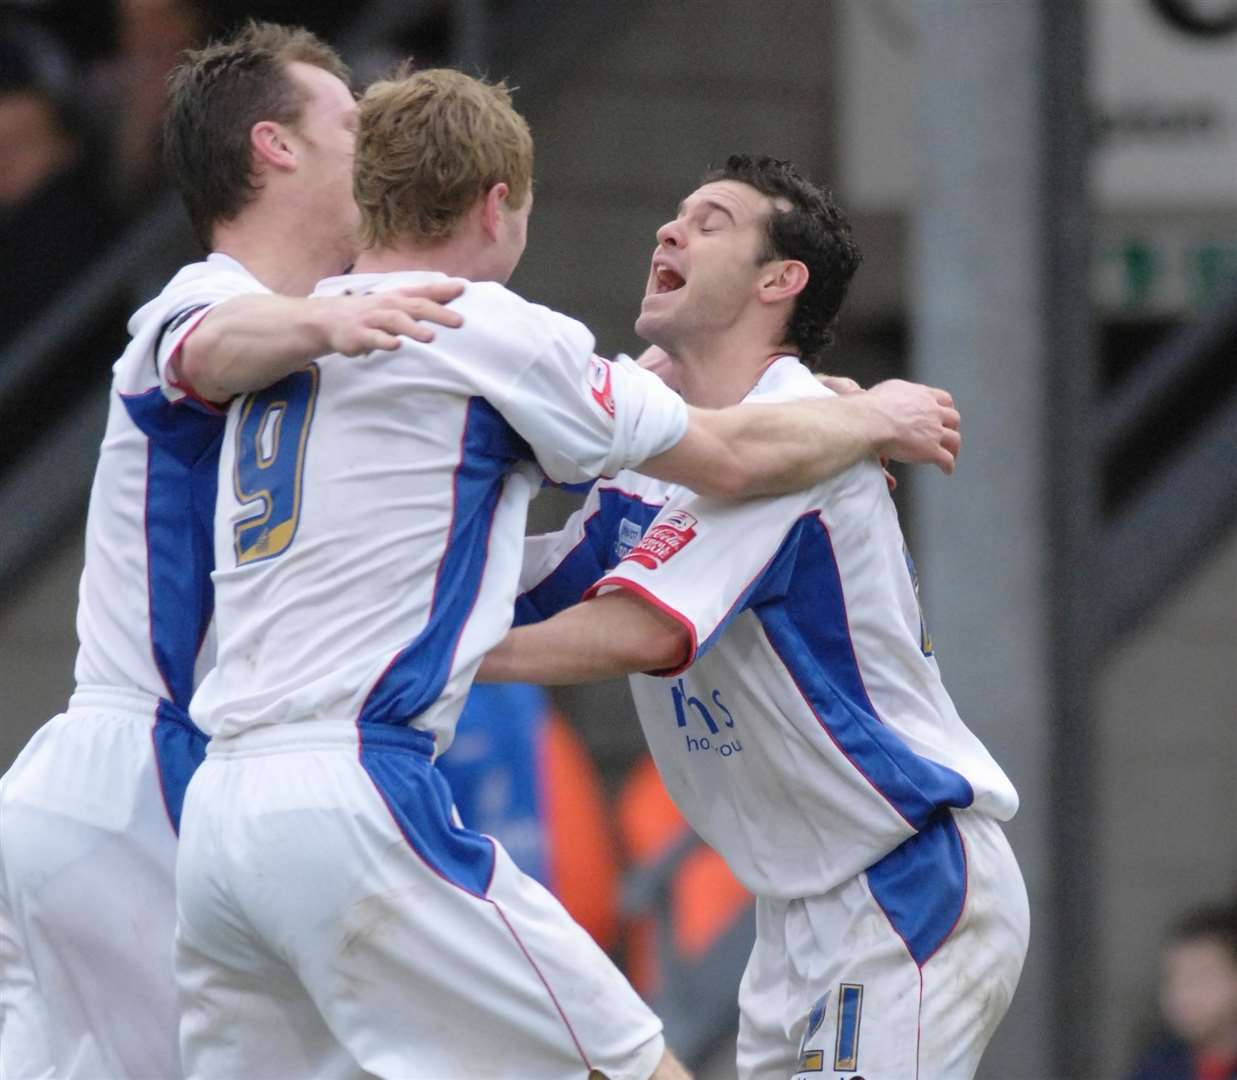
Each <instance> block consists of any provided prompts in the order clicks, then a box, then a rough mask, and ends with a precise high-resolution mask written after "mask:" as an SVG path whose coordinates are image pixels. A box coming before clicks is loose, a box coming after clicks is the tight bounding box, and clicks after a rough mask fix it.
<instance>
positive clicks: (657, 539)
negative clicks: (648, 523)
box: [623, 510, 698, 570]
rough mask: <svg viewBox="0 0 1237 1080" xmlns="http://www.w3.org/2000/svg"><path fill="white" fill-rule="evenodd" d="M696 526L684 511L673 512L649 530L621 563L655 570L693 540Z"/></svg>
mask: <svg viewBox="0 0 1237 1080" xmlns="http://www.w3.org/2000/svg"><path fill="white" fill-rule="evenodd" d="M697 524H698V522H697V521H696V519H695V518H694V517H692V515H691V514H689V513H687V512H686V511H685V510H675V511H673V512H671V513H669V514H667V515H666V517H665V518H664V519H663V520H661V521H659V522H657V524H655V525H654V526H653V527H652V528H651V529H649V531H648V532H647V533H646V534H645V537H644V539H643V540H641V541H640V543H639V544H637V545H636V547H634V548H633V549H632V551H631V554H629V555H628V556H627V558H625V559H624V560H623V561H624V562H628V561H630V562H634V563H636V564H638V565H639V566H643V567H645V568H646V569H648V570H656V569H657V568H658V567H659V566H662V565H663V564H665V563H667V562H669V561H670V559H672V558H673V557H674V556H675V555H677V554H678V553H679V552H680V551H682V550H683V549H684V548H685V547H687V545H688V544H690V543H691V542H692V540H694V539H695V537H696V525H697Z"/></svg>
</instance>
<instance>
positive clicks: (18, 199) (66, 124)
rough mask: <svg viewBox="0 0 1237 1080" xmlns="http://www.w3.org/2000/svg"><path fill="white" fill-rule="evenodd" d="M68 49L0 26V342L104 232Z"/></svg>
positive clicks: (103, 204) (28, 30)
mask: <svg viewBox="0 0 1237 1080" xmlns="http://www.w3.org/2000/svg"><path fill="white" fill-rule="evenodd" d="M76 85H77V83H76V75H75V71H74V69H73V67H72V64H71V62H70V60H69V58H68V55H67V53H66V52H65V51H64V50H63V49H61V48H60V46H59V45H58V43H57V42H56V41H55V39H53V38H52V37H50V36H49V35H47V34H46V33H45V32H43V31H42V30H40V29H39V28H37V27H36V26H34V25H33V24H30V23H24V22H21V21H19V20H10V21H8V22H7V25H6V26H5V27H4V29H3V30H2V31H0V161H3V162H4V168H3V169H0V266H2V267H3V268H4V276H3V286H2V287H0V341H8V340H11V339H12V338H13V337H14V336H15V335H16V334H17V333H18V332H19V331H20V330H21V329H22V328H23V327H24V326H25V325H26V323H27V322H28V321H29V320H30V319H31V317H32V316H34V315H36V314H37V313H38V312H39V310H40V309H41V308H42V307H43V306H44V305H45V303H46V302H47V300H48V299H49V298H50V297H51V296H53V295H54V294H55V293H56V292H57V291H58V290H59V289H60V288H61V287H62V286H63V285H65V284H67V283H68V282H69V281H70V280H71V279H72V278H73V277H74V276H75V275H76V274H78V273H79V272H80V271H81V268H82V266H83V265H84V264H85V263H86V262H87V261H88V260H89V258H90V256H91V255H92V254H93V253H94V252H96V251H97V250H98V249H99V248H100V247H102V246H103V245H104V244H105V243H106V242H107V240H108V239H109V237H110V235H111V233H112V217H111V214H110V213H109V212H108V209H107V201H106V194H105V192H104V190H103V185H102V184H101V183H100V181H99V171H100V167H99V159H98V156H97V154H96V153H95V152H94V149H93V147H92V145H91V141H90V139H89V138H88V137H87V135H86V130H85V127H84V123H83V117H82V110H81V108H80V107H79V104H78V102H77V99H76V98H75V87H76Z"/></svg>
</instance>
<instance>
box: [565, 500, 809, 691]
mask: <svg viewBox="0 0 1237 1080" xmlns="http://www.w3.org/2000/svg"><path fill="white" fill-rule="evenodd" d="M812 507H813V493H812V491H808V492H799V493H796V494H793V495H783V496H779V497H777V498H769V499H752V500H750V501H748V502H743V503H727V502H722V501H721V500H719V499H711V498H705V497H702V496H689V497H687V498H686V499H684V500H681V501H676V502H671V503H669V504H668V505H667V506H666V508H665V509H664V510H663V511H662V512H661V513H660V514H658V516H657V517H656V518H655V519H654V521H653V523H652V525H651V526H649V529H648V531H647V532H646V533H645V534H644V538H643V539H642V540H641V541H640V543H639V544H638V545H637V546H636V547H634V548H633V549H632V550H631V552H630V553H629V554H628V555H627V556H626V557H625V558H624V559H622V560H621V561H620V562H619V563H618V565H617V566H615V567H614V569H613V570H611V571H610V572H609V573H607V574H606V575H605V576H604V577H603V578H601V580H599V581H598V582H597V583H596V584H595V585H593V586H592V587H591V588H589V589H588V591H587V592H586V594H585V598H586V599H587V598H589V597H593V596H599V595H602V594H604V593H606V592H609V591H612V590H613V589H627V590H629V591H631V592H633V593H635V594H636V595H637V596H640V597H641V598H642V599H644V600H646V601H647V602H648V603H651V604H653V605H654V606H655V607H657V608H659V609H660V610H662V611H664V612H665V613H666V614H668V615H670V616H671V617H672V618H674V619H676V620H677V621H678V622H679V623H681V624H682V625H683V627H684V629H686V630H687V632H688V634H689V636H690V638H691V651H690V653H689V655H688V657H687V659H686V661H685V662H684V663H683V664H682V665H680V666H679V667H678V668H676V669H674V670H673V671H665V672H657V674H660V675H674V674H678V673H679V672H680V671H682V670H683V669H684V668H686V667H688V666H689V665H691V664H692V663H694V662H695V661H696V659H697V658H698V657H699V656H701V655H703V654H704V653H705V652H707V651H708V649H709V648H710V647H711V646H712V644H713V642H714V641H715V640H716V639H717V637H718V636H719V635H720V633H721V632H722V631H723V630H724V629H725V627H726V625H727V623H728V622H729V621H730V620H731V619H733V618H734V617H735V616H736V615H738V614H740V613H741V612H742V611H743V610H745V608H746V607H747V606H748V604H749V603H751V602H753V600H754V599H764V598H765V597H767V596H768V595H770V589H771V588H772V589H775V588H776V575H777V573H778V572H779V570H780V569H781V567H780V565H779V562H780V557H781V555H782V553H783V552H784V551H785V550H786V544H787V540H788V538H789V537H790V536H791V534H792V533H793V532H794V530H795V528H796V526H797V525H798V523H799V521H800V520H801V519H802V518H803V517H804V516H812V514H813V513H814V511H813V509H812Z"/></svg>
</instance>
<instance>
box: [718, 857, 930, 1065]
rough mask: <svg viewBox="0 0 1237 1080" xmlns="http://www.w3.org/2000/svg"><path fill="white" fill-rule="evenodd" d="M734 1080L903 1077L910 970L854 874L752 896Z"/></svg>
mask: <svg viewBox="0 0 1237 1080" xmlns="http://www.w3.org/2000/svg"><path fill="white" fill-rule="evenodd" d="M739 1005H740V1027H739V1046H738V1072H739V1076H740V1078H741V1080H777V1078H787V1077H791V1076H794V1077H803V1078H806V1080H812V1078H818V1077H820V1076H821V1075H825V1076H829V1075H836V1074H837V1073H839V1072H853V1073H860V1072H861V1074H862V1075H863V1076H864V1077H865V1078H867V1080H876V1078H883V1080H894V1078H897V1080H904V1078H913V1077H914V1076H915V1075H916V1073H915V1067H916V1051H917V1041H918V1009H919V970H918V968H917V967H916V965H915V963H914V961H913V960H912V959H911V958H910V956H909V954H908V953H907V951H906V948H905V946H904V945H903V943H902V941H901V939H900V938H899V937H898V936H897V935H896V934H895V933H894V932H893V931H892V930H891V928H890V927H889V925H888V923H887V922H886V921H885V920H884V917H883V915H882V914H881V912H880V910H879V908H878V907H877V906H876V905H875V904H874V903H873V902H872V899H871V896H870V894H869V893H868V892H867V890H866V888H865V887H864V885H863V883H862V881H861V880H859V879H855V880H853V881H850V882H847V883H846V884H844V885H843V886H841V887H839V888H838V889H836V890H834V891H833V892H832V893H830V894H828V895H827V896H824V897H812V898H809V899H806V900H793V901H785V902H783V901H758V904H757V938H756V945H755V947H754V948H753V951H752V956H751V959H750V960H749V962H748V968H747V971H746V972H745V973H744V979H743V984H742V987H741V993H740V998H739Z"/></svg>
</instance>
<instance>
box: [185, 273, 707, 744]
mask: <svg viewBox="0 0 1237 1080" xmlns="http://www.w3.org/2000/svg"><path fill="white" fill-rule="evenodd" d="M441 279H443V275H441V274H434V273H428V272H408V273H396V274H357V275H351V276H345V277H339V278H331V279H328V280H326V281H324V282H322V283H321V284H320V285H319V287H318V294H319V295H338V294H340V293H344V292H364V291H370V290H375V289H390V288H398V287H400V286H404V285H414V284H421V283H426V282H429V281H433V280H441ZM453 307H454V308H455V309H456V310H458V311H459V312H460V313H461V314H462V315H463V316H464V320H465V323H464V326H463V327H462V328H460V329H443V328H437V330H436V335H437V336H436V339H435V341H434V342H432V343H431V344H420V343H417V342H413V341H409V340H405V342H404V343H403V344H402V345H401V347H400V348H399V349H397V350H395V351H393V352H375V353H372V354H370V355H368V356H363V357H359V358H355V359H349V358H347V357H342V356H331V357H325V358H324V359H323V360H322V361H321V362H320V363H317V364H314V365H311V366H310V367H309V368H307V369H305V370H304V371H301V372H298V373H296V374H295V375H292V376H290V377H289V378H287V379H285V380H283V381H282V382H280V383H277V384H276V385H275V386H273V387H271V388H269V389H268V390H265V391H263V392H261V393H259V394H251V395H248V396H246V397H245V398H243V399H241V400H238V401H236V402H234V403H233V404H232V406H231V409H230V411H229V414H228V426H227V432H226V434H225V437H224V446H223V451H222V455H221V458H220V483H219V502H218V509H217V515H216V523H215V560H216V571H215V576H214V582H215V601H216V619H217V627H218V640H219V651H218V662H217V665H216V667H215V669H214V670H213V671H212V672H211V673H210V674H209V675H208V676H207V677H206V679H205V680H204V682H203V684H202V686H201V688H200V690H199V692H198V694H197V696H196V697H195V698H194V700H193V704H192V706H191V710H190V711H191V714H192V716H193V719H194V721H195V722H196V723H197V724H198V726H199V727H201V728H202V729H203V730H204V731H206V732H207V733H208V734H209V735H212V736H221V735H233V734H237V733H239V732H242V731H244V730H247V729H250V728H253V727H257V726H260V725H267V724H284V723H294V722H297V721H303V720H331V719H336V718H337V719H338V720H339V722H340V723H344V724H354V723H358V722H360V723H389V724H411V725H412V726H414V727H416V728H419V729H421V730H424V731H427V732H430V733H431V734H433V735H434V736H435V738H436V740H437V750H438V751H440V752H441V751H442V750H445V749H446V747H447V746H448V745H449V744H450V741H451V737H452V733H453V730H454V725H455V720H456V718H457V716H458V714H459V711H460V709H461V708H462V707H463V703H464V699H465V696H466V694H467V691H468V686H469V684H470V683H471V681H472V676H473V674H474V672H475V669H476V666H477V664H478V663H479V661H480V658H481V657H482V656H483V655H484V654H485V652H486V651H487V650H488V649H490V648H491V647H492V646H493V645H494V644H496V643H497V642H498V641H499V640H500V639H501V638H502V636H503V635H504V634H505V633H506V631H507V628H508V626H509V625H510V622H511V614H512V603H513V601H514V599H515V591H516V581H517V578H518V576H519V569H520V561H521V552H522V545H523V534H524V522H525V517H526V513H527V505H528V502H529V499H530V498H531V497H532V495H533V494H534V493H535V492H536V490H537V488H538V487H539V485H540V483H541V471H542V470H544V472H545V473H546V474H547V475H549V476H550V477H551V478H552V479H554V480H556V481H561V482H578V481H581V480H585V479H593V478H595V477H597V476H598V475H601V474H612V473H615V472H618V471H619V470H620V469H623V468H626V467H628V466H631V465H635V464H638V463H639V462H641V461H643V460H645V459H646V458H648V457H652V456H653V455H655V454H659V453H662V452H663V451H665V450H667V449H669V448H670V447H671V446H673V445H674V444H675V443H676V442H677V441H678V440H679V439H680V438H682V435H683V433H684V431H685V430H686V425H687V414H686V408H685V406H684V405H683V403H682V401H681V400H680V399H679V398H678V397H677V396H676V395H675V394H673V393H671V392H670V391H668V390H666V388H665V387H664V386H663V385H662V384H661V383H660V382H659V380H657V379H656V378H655V377H653V376H651V375H649V374H648V373H647V372H644V371H642V370H640V369H639V368H638V367H636V366H635V365H634V364H633V363H632V362H631V361H629V360H626V359H624V360H622V361H620V362H614V363H611V362H609V361H605V360H601V359H599V358H597V357H595V356H594V355H593V337H592V335H591V334H590V333H589V332H588V330H586V329H585V328H584V327H583V326H581V325H580V324H579V323H577V322H575V321H574V320H572V319H569V318H567V317H566V316H563V315H560V314H557V313H555V312H553V311H550V310H549V309H547V308H544V307H540V306H537V305H535V304H531V303H528V302H527V301H525V300H523V299H521V298H520V297H518V296H517V295H516V294H515V293H513V292H511V291H509V290H508V289H506V288H504V287H503V286H501V285H497V284H492V283H472V284H469V285H468V287H467V290H466V291H465V293H464V294H463V296H461V297H460V298H459V299H458V300H457V301H455V302H454V303H453ZM538 466H539V468H538Z"/></svg>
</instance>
